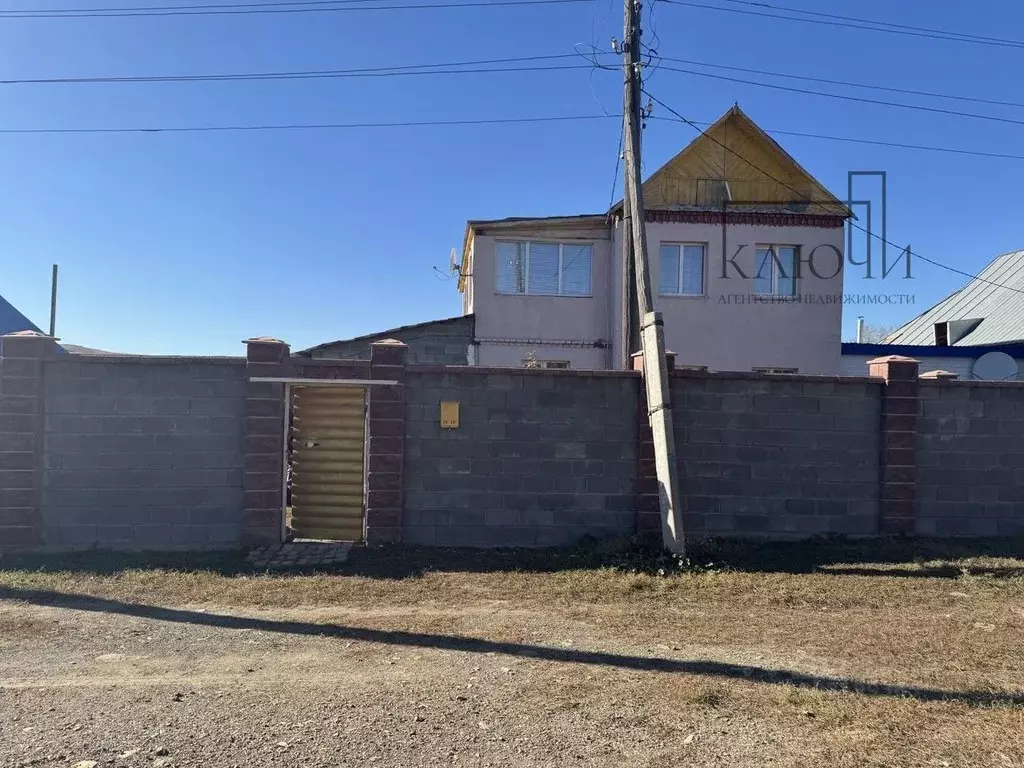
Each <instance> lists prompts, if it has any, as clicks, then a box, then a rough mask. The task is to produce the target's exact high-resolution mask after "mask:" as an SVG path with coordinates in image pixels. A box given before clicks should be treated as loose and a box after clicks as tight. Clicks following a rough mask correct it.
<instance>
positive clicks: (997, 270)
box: [885, 251, 1024, 347]
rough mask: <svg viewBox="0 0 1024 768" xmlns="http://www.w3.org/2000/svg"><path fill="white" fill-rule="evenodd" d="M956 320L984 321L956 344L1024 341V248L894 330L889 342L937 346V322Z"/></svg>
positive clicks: (1007, 255) (997, 260)
mask: <svg viewBox="0 0 1024 768" xmlns="http://www.w3.org/2000/svg"><path fill="white" fill-rule="evenodd" d="M1014 289H1016V290H1014ZM955 320H964V321H966V320H974V321H977V320H980V321H981V322H979V323H977V324H976V325H975V327H974V328H973V330H969V331H968V332H967V333H966V334H965V335H964V336H963V338H960V339H957V340H956V341H954V342H953V344H952V346H959V347H971V346H977V345H981V344H1005V343H1007V342H1013V341H1024V251H1013V252H1011V253H1004V254H1003V255H1002V256H998V257H997V258H996V259H995V261H993V262H992V263H991V264H989V265H988V266H987V267H985V269H984V271H983V272H982V273H981V274H980V275H978V276H977V277H976V278H974V279H973V280H971V281H970V282H969V283H967V285H965V286H964V287H963V288H961V289H960V290H959V291H957V292H956V293H954V294H952V295H951V296H949V297H947V298H945V299H943V300H942V301H940V302H939V303H938V304H936V305H935V306H934V307H932V308H931V309H929V310H928V311H926V312H924V313H923V314H920V315H918V316H917V317H915V318H914V319H913V320H911V321H910V322H909V323H907V324H906V325H904V326H903V327H902V328H899V329H897V330H895V331H893V332H892V333H891V334H889V335H888V336H887V337H886V338H885V342H886V343H887V344H923V345H934V344H935V324H936V323H945V322H951V321H955ZM971 325H972V324H970V323H966V324H965V325H964V327H965V328H970V326H971Z"/></svg>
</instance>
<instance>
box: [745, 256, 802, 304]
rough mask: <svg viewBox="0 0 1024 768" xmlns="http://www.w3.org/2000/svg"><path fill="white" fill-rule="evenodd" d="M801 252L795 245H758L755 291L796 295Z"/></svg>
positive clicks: (771, 294)
mask: <svg viewBox="0 0 1024 768" xmlns="http://www.w3.org/2000/svg"><path fill="white" fill-rule="evenodd" d="M799 252H800V249H799V248H798V247H797V246H795V245H759V246H757V248H756V249H755V251H754V293H758V294H764V295H767V296H796V267H797V259H798V258H799Z"/></svg>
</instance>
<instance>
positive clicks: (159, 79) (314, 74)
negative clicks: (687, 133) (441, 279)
mask: <svg viewBox="0 0 1024 768" xmlns="http://www.w3.org/2000/svg"><path fill="white" fill-rule="evenodd" d="M576 57H577V55H576V54H574V53H559V54H552V55H548V56H515V57H509V58H504V59H477V60H472V61H451V62H438V63H436V64H399V65H394V66H390V67H360V68H357V69H325V70H292V71H278V72H238V73H225V74H200V75H138V76H136V75H122V76H112V77H46V78H22V79H0V85H50V84H95V83H177V82H217V81H235V80H301V79H306V78H334V77H356V76H365V75H373V76H381V77H383V76H391V75H396V76H397V75H407V74H419V73H420V72H421V71H424V72H425V74H432V73H434V72H437V73H438V74H457V73H458V72H464V71H465V72H476V71H488V72H519V71H525V69H527V68H522V69H520V68H514V67H509V68H501V69H493V70H462V69H460V70H456V71H454V72H449V71H446V70H444V69H441V68H452V67H471V66H477V65H482V64H516V63H523V62H540V61H548V60H552V59H573V58H576ZM536 69H539V70H541V71H547V68H546V67H537V68H536ZM402 70H407V71H402Z"/></svg>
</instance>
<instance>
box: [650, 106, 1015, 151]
mask: <svg viewBox="0 0 1024 768" xmlns="http://www.w3.org/2000/svg"><path fill="white" fill-rule="evenodd" d="M649 119H651V120H669V118H667V117H654V116H652V117H651V118H649ZM673 122H675V121H673ZM698 125H711V123H708V122H705V123H700V122H698ZM765 133H768V134H771V135H772V136H797V137H800V138H804V139H826V140H828V141H843V142H848V143H850V144H870V145H872V146H876V147H892V148H895V149H916V150H921V151H924V152H947V153H949V154H954V155H972V156H974V157H991V158H995V159H999V160H1024V155H1009V154H1003V153H1000V152H981V151H977V150H972V149H957V148H955V147H930V146H926V145H922V144H904V143H901V142H896V141H879V140H874V139H857V138H853V137H852V136H828V135H824V134H820V133H802V132H800V131H773V130H767V129H766V130H765Z"/></svg>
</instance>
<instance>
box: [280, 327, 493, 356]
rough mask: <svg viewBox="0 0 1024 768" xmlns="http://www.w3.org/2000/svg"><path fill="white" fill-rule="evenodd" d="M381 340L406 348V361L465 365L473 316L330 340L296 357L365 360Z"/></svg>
mask: <svg viewBox="0 0 1024 768" xmlns="http://www.w3.org/2000/svg"><path fill="white" fill-rule="evenodd" d="M382 339H398V340H399V341H401V342H404V343H405V344H406V345H408V347H409V355H408V358H407V359H408V362H410V363H431V364H434V365H466V364H467V362H468V360H469V348H470V346H471V345H472V344H473V316H472V315H463V316H462V317H449V318H447V319H445V320H431V321H429V322H426V323H417V324H415V325H403V326H401V327H400V328H392V329H391V330H390V331H382V332H380V333H374V334H370V335H368V336H357V337H356V338H354V339H342V340H340V341H330V342H327V343H326V344H318V345H317V346H315V347H310V348H309V349H304V350H302V351H301V352H299V353H298V354H299V355H302V356H304V357H313V358H328V359H334V360H369V359H370V344H372V343H373V342H375V341H380V340H382Z"/></svg>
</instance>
